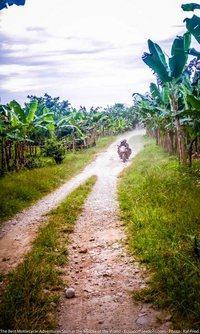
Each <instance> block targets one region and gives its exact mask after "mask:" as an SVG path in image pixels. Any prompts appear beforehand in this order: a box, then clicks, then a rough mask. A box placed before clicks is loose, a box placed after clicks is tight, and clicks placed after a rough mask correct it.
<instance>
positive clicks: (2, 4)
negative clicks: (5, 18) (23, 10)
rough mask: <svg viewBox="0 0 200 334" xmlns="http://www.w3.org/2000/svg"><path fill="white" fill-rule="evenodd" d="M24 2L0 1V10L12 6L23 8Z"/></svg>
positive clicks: (21, 0) (20, 0)
mask: <svg viewBox="0 0 200 334" xmlns="http://www.w3.org/2000/svg"><path fill="white" fill-rule="evenodd" d="M25 1H26V0H0V10H1V9H4V8H7V6H12V5H17V6H23V5H25Z"/></svg>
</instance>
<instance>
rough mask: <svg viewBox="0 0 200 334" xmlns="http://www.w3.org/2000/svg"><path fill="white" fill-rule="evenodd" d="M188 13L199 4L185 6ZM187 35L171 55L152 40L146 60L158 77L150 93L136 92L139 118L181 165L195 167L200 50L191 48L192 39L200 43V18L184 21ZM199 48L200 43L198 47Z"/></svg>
mask: <svg viewBox="0 0 200 334" xmlns="http://www.w3.org/2000/svg"><path fill="white" fill-rule="evenodd" d="M182 9H183V10H184V11H195V10H199V9H200V5H199V4H195V3H191V4H184V5H182ZM184 22H185V24H186V32H185V34H184V35H183V36H177V37H176V38H175V39H174V42H173V43H172V47H171V55H170V56H167V55H166V52H165V51H163V50H162V49H161V47H160V46H159V45H158V44H156V43H154V42H153V41H151V40H148V48H149V52H145V53H144V54H143V57H142V59H143V61H144V62H145V64H147V65H148V66H149V67H150V68H151V70H152V71H153V73H154V74H155V76H156V83H151V84H150V90H149V92H147V93H146V94H144V95H142V94H138V93H134V94H133V97H134V108H135V112H136V114H137V116H138V119H139V120H140V121H141V122H142V123H143V124H144V125H145V127H146V128H147V133H148V135H149V136H152V137H154V138H156V142H157V144H158V145H161V146H162V147H163V148H164V149H165V150H166V151H167V152H169V153H170V154H171V153H173V154H177V156H178V157H179V160H180V162H181V163H184V164H185V163H188V164H189V165H191V164H192V159H193V158H199V152H200V141H199V134H200V112H199V111H200V52H199V51H200V50H195V49H194V48H191V40H192V39H194V40H195V42H196V43H200V17H199V16H197V15H193V16H192V18H186V19H185V20H184ZM197 45H198V44H197Z"/></svg>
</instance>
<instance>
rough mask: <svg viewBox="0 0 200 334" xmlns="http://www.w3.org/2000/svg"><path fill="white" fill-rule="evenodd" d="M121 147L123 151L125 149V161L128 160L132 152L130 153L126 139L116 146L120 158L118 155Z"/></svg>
mask: <svg viewBox="0 0 200 334" xmlns="http://www.w3.org/2000/svg"><path fill="white" fill-rule="evenodd" d="M121 147H125V149H126V157H127V159H129V157H130V155H131V152H132V151H131V148H130V146H129V144H128V142H127V140H126V139H123V140H121V142H120V144H119V145H118V154H119V156H120V158H121V155H120V153H121V152H120V148H121Z"/></svg>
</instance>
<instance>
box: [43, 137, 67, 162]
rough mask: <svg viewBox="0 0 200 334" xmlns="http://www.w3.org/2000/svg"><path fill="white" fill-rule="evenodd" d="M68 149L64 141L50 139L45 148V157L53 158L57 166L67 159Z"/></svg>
mask: <svg viewBox="0 0 200 334" xmlns="http://www.w3.org/2000/svg"><path fill="white" fill-rule="evenodd" d="M65 153H66V148H65V145H64V143H63V142H62V141H57V140H56V139H54V138H51V139H48V140H47V141H46V144H45V147H44V155H45V156H46V157H52V158H53V159H54V160H55V162H56V164H60V163H62V161H63V160H64V158H65Z"/></svg>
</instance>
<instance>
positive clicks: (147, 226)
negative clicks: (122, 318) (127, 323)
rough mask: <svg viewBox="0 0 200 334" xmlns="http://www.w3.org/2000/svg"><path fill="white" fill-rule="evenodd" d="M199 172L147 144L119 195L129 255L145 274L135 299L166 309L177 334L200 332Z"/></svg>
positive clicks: (126, 174)
mask: <svg viewBox="0 0 200 334" xmlns="http://www.w3.org/2000/svg"><path fill="white" fill-rule="evenodd" d="M199 170H200V162H199V161H194V163H193V167H192V168H189V167H183V166H180V165H179V163H178V161H177V159H176V158H175V157H173V156H169V155H168V154H166V153H165V152H163V150H162V149H160V148H159V147H157V146H156V145H155V144H154V143H152V142H150V144H147V145H146V147H145V148H144V150H143V151H142V152H141V153H140V154H139V155H138V156H137V157H136V158H135V159H134V161H133V163H132V165H131V166H130V168H128V169H126V170H125V172H124V173H123V174H122V176H121V177H122V178H121V181H120V185H119V190H118V195H119V201H120V209H121V219H122V220H123V221H124V223H125V225H126V227H127V233H128V238H129V247H130V250H131V252H132V253H133V254H134V255H135V256H137V257H138V258H139V259H140V261H141V262H142V263H144V264H145V265H146V266H147V268H149V272H150V282H149V287H148V288H147V289H143V290H140V291H138V292H136V293H135V294H134V297H135V298H136V299H138V300H143V301H146V302H153V303H154V304H155V305H157V306H158V307H161V308H163V307H166V308H169V309H170V310H171V314H172V315H173V318H172V320H173V321H174V326H175V327H176V328H179V327H180V328H188V327H190V328H198V327H199V326H200V317H199V315H200V259H199V258H198V254H197V249H196V246H195V236H196V238H199V237H200V229H199V217H200V205H199V203H200V189H199V186H200V183H199ZM198 240H200V239H198Z"/></svg>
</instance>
